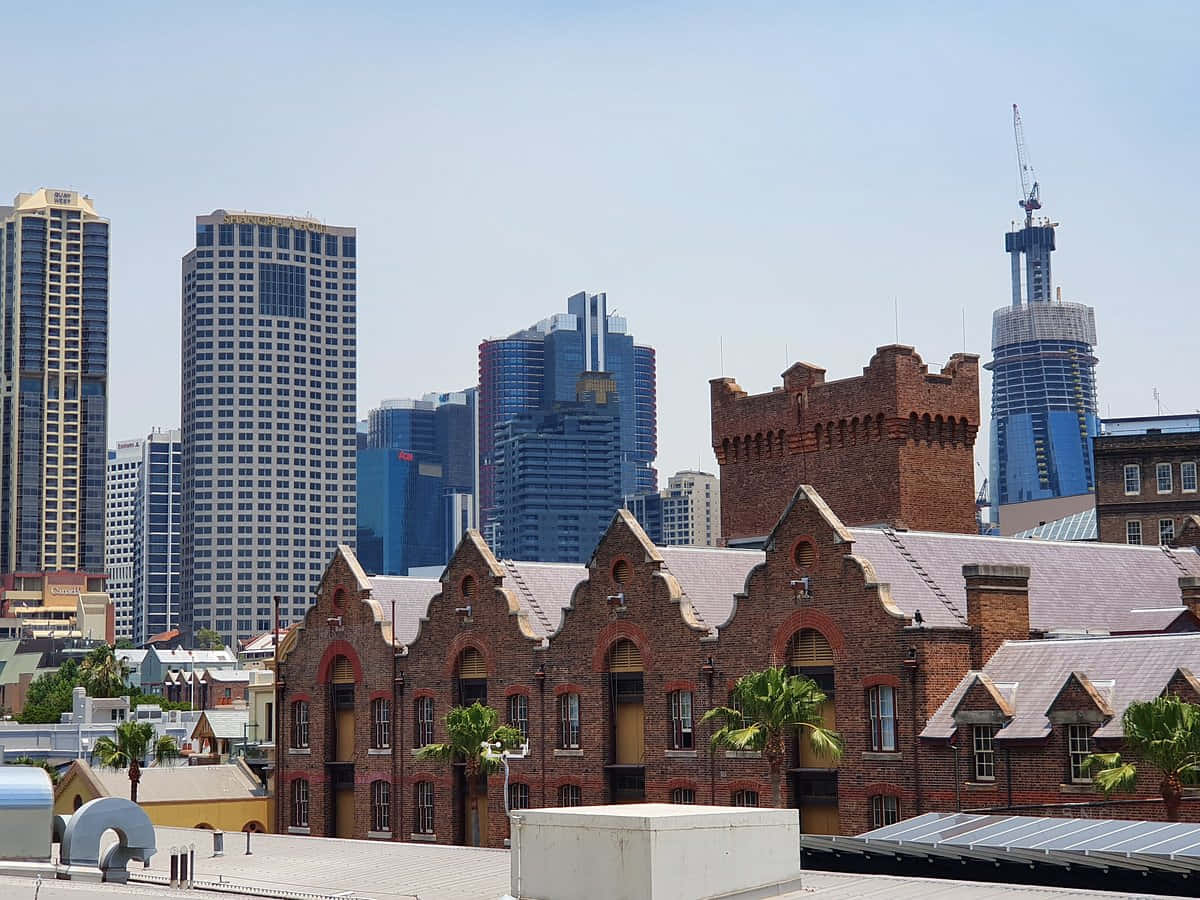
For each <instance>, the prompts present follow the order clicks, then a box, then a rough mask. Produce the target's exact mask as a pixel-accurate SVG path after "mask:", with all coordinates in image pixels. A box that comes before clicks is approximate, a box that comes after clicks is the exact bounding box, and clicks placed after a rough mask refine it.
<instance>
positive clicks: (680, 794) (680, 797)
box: [671, 788, 696, 805]
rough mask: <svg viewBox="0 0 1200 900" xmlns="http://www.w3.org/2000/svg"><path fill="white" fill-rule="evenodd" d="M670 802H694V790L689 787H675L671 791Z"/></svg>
mask: <svg viewBox="0 0 1200 900" xmlns="http://www.w3.org/2000/svg"><path fill="white" fill-rule="evenodd" d="M671 802H672V803H684V804H689V805H692V804H695V802H696V792H695V791H694V790H692V789H691V788H675V790H673V791H671Z"/></svg>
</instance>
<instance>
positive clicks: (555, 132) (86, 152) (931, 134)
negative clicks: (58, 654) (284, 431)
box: [0, 2, 1200, 474]
mask: <svg viewBox="0 0 1200 900" xmlns="http://www.w3.org/2000/svg"><path fill="white" fill-rule="evenodd" d="M245 6H246V7H248V8H243V4H226V3H221V2H210V3H204V4H195V3H193V4H173V3H161V2H154V3H103V2H101V3H92V4H86V5H85V4H83V3H70V4H63V3H53V2H45V3H36V4H35V3H22V4H20V5H19V8H14V7H15V4H6V8H5V11H4V16H3V28H4V33H5V41H4V51H3V56H4V70H5V73H6V76H7V77H6V88H5V91H4V94H3V100H0V108H2V109H3V113H4V115H3V120H4V123H5V130H6V132H7V133H6V135H5V140H4V142H3V144H2V145H0V173H3V180H4V184H5V185H7V187H6V188H5V187H4V186H3V185H0V192H2V193H0V196H4V195H7V196H11V195H13V194H16V193H17V192H18V191H25V190H33V189H35V188H37V187H40V186H63V187H73V188H77V189H79V190H83V191H85V192H87V193H89V194H90V195H91V196H92V197H93V198H94V200H95V202H96V204H97V207H98V209H99V210H100V211H101V212H102V213H103V214H104V215H106V216H108V217H110V218H111V220H112V223H113V231H112V234H113V251H112V285H111V287H112V319H111V328H112V340H111V372H112V376H111V401H110V406H111V423H110V432H109V439H110V442H111V441H115V440H117V439H123V438H127V437H135V436H138V435H143V434H145V433H146V431H147V430H148V429H149V428H150V427H151V426H154V425H175V424H178V422H179V321H180V311H179V278H180V276H179V260H180V257H181V256H182V255H183V253H185V252H186V251H187V250H188V249H189V247H190V246H191V242H192V238H193V227H194V222H193V217H194V216H195V215H197V214H200V213H208V212H210V211H212V210H213V209H217V208H228V209H249V210H255V211H262V212H274V213H283V214H312V215H315V216H318V217H321V218H324V219H325V220H326V221H328V222H331V223H336V224H352V225H356V226H358V229H359V293H358V300H359V316H358V321H359V411H360V413H361V414H363V415H365V413H366V411H367V410H368V409H369V408H370V407H371V406H373V405H375V404H377V402H378V401H380V400H382V399H383V398H385V397H395V396H414V395H419V394H421V393H423V392H425V391H430V390H449V389H456V388H461V387H463V386H466V385H469V384H472V383H474V381H475V379H476V364H477V350H476V348H477V344H478V342H479V340H480V339H481V338H483V337H487V336H495V335H501V334H507V333H508V332H511V331H513V330H515V329H517V328H519V327H522V326H524V325H527V324H529V323H531V322H533V321H535V320H537V319H539V318H541V317H542V316H544V315H546V314H548V313H549V312H551V311H556V310H560V309H565V298H566V297H567V295H569V294H571V293H573V292H575V291H579V290H591V291H601V290H603V291H607V292H608V297H609V305H610V308H612V307H614V306H615V307H616V309H618V310H619V311H620V312H621V313H623V314H625V315H626V316H627V317H628V319H629V323H630V327H631V330H632V331H633V333H634V335H635V337H636V338H637V339H638V340H639V341H641V342H646V343H650V344H653V345H654V346H655V347H657V349H658V372H659V447H660V455H659V468H660V470H661V471H662V472H663V473H664V474H665V473H670V472H672V471H674V470H676V469H678V468H682V467H685V466H687V467H690V466H694V465H696V463H697V462H700V463H701V464H702V465H704V466H705V467H711V466H712V465H713V461H712V456H711V452H710V450H709V418H708V384H707V382H708V379H709V378H711V377H714V376H717V375H720V374H722V372H721V359H720V353H719V346H720V338H721V337H722V336H723V337H724V344H725V353H724V357H725V362H724V372H725V374H728V375H733V376H736V377H737V378H738V380H739V382H740V383H741V385H742V386H743V387H744V388H746V389H747V390H749V391H751V392H758V391H765V390H769V389H770V388H771V387H772V386H773V385H774V384H776V383H778V376H779V373H780V372H781V371H782V370H783V369H784V367H785V365H786V363H787V361H788V360H789V359H790V360H792V361H795V360H796V359H801V358H803V359H807V360H810V361H812V362H816V363H818V364H820V365H823V366H825V367H826V368H827V369H828V371H829V377H830V378H834V377H844V376H848V375H853V374H856V373H857V372H858V371H859V369H860V368H861V367H862V366H863V365H865V364H866V362H867V360H868V358H869V357H870V355H871V352H872V350H873V348H874V347H875V346H876V345H878V344H883V343H889V342H891V341H892V340H893V339H894V337H895V333H894V331H895V329H894V322H893V315H892V309H893V298H899V302H900V306H901V324H900V339H901V340H902V341H903V342H905V343H912V344H915V345H916V347H917V349H918V351H919V352H920V353H921V354H922V356H923V357H924V359H925V360H926V362H928V363H930V365H931V367H934V368H936V367H939V366H940V365H941V364H942V363H944V361H945V359H946V357H947V356H948V355H949V354H950V353H952V352H955V351H957V350H960V349H962V346H963V328H962V320H963V313H964V310H965V314H966V347H967V349H968V350H970V351H972V352H976V353H980V354H983V355H984V356H985V358H986V356H987V354H988V352H989V338H990V323H991V312H992V310H993V309H994V308H996V307H997V306H1000V305H1003V304H1005V303H1007V302H1008V301H1009V285H1008V262H1007V257H1006V255H1005V254H1004V252H1003V246H1004V245H1003V234H1004V232H1005V231H1006V230H1007V228H1008V226H1009V223H1010V222H1011V220H1012V219H1013V218H1015V217H1016V216H1017V215H1018V214H1019V213H1020V210H1019V209H1018V208H1017V205H1016V201H1017V186H1016V166H1015V162H1014V150H1013V139H1012V132H1011V118H1010V117H1011V105H1012V104H1013V103H1014V102H1016V103H1019V104H1020V105H1021V109H1022V113H1023V116H1024V119H1025V128H1026V135H1027V138H1028V143H1029V147H1030V150H1031V152H1032V158H1033V162H1034V165H1035V167H1036V169H1037V174H1038V176H1039V178H1040V180H1041V183H1042V196H1043V199H1044V202H1045V212H1046V213H1048V214H1049V215H1051V216H1052V217H1053V218H1054V219H1055V220H1056V221H1059V222H1061V223H1062V227H1061V229H1060V230H1059V241H1058V246H1059V249H1058V252H1057V253H1056V254H1055V258H1054V262H1055V270H1054V280H1055V283H1056V284H1060V285H1062V287H1063V296H1064V298H1066V299H1070V300H1081V301H1084V302H1087V303H1090V304H1092V305H1094V306H1095V308H1096V318H1097V327H1098V330H1099V345H1098V348H1097V350H1098V355H1099V356H1100V358H1101V364H1100V368H1099V376H1098V377H1099V390H1100V400H1101V410H1102V413H1103V414H1108V413H1109V412H1110V411H1111V413H1112V414H1113V415H1135V414H1146V413H1151V412H1153V411H1154V404H1153V400H1152V398H1151V391H1152V389H1153V388H1154V387H1156V386H1157V387H1158V389H1159V391H1160V392H1161V394H1162V399H1163V404H1164V408H1165V409H1170V410H1172V411H1183V410H1189V409H1194V408H1196V407H1197V406H1200V399H1198V398H1197V396H1196V389H1195V383H1196V376H1195V362H1196V354H1195V352H1194V350H1195V345H1196V344H1195V332H1196V325H1197V321H1198V319H1200V316H1198V313H1197V307H1196V301H1195V291H1194V288H1193V283H1194V272H1195V249H1194V246H1195V243H1196V226H1195V222H1196V209H1197V205H1198V203H1197V201H1198V200H1200V196H1198V194H1200V188H1198V186H1197V185H1198V179H1197V178H1196V176H1195V167H1196V160H1197V100H1196V96H1197V95H1196V90H1197V83H1198V81H1200V79H1198V77H1197V75H1198V72H1197V68H1198V63H1197V59H1198V58H1200V56H1198V54H1197V52H1196V48H1197V47H1198V46H1200V14H1198V13H1197V12H1196V11H1195V10H1196V9H1197V8H1198V7H1196V6H1194V5H1193V4H1188V3H1179V4H1174V5H1162V4H1148V5H1138V6H1136V7H1135V6H1132V5H1130V4H1128V3H1124V4H1107V3H1095V2H1089V3H1078V4H1044V3H1038V4H1029V5H1021V4H1012V3H1004V4H1001V3H991V4H986V10H980V11H978V12H973V11H970V10H968V9H966V8H965V7H966V6H967V5H966V4H962V3H947V4H941V5H924V4H913V3H906V4H903V7H902V9H897V8H896V7H899V6H900V5H899V4H896V5H891V4H870V3H840V4H819V5H808V4H799V3H792V4H782V5H772V4H755V3H745V2H741V3H737V4H728V5H726V6H721V5H701V4H688V5H683V4H673V3H657V4H643V5H637V6H634V5H627V4H621V3H614V2H606V3H597V4H583V3H545V4H532V3H531V4H524V5H505V4H500V3H482V4H454V5H450V4H436V5H432V4H431V5H430V6H429V7H427V8H419V7H416V6H410V5H407V4H402V3H382V2H381V3H353V2H345V3H329V2H325V3H320V4H315V3H312V4H310V3H300V2H293V3H286V4H285V3H272V2H260V3H254V4H252V5H251V4H246V5H245ZM7 196H4V200H5V202H7ZM989 391H990V383H988V382H987V380H986V379H985V382H984V414H985V417H986V411H987V395H988V393H989ZM981 437H982V435H981ZM981 449H982V447H981ZM979 457H980V459H981V461H985V462H986V458H985V451H984V452H981V453H980V454H979Z"/></svg>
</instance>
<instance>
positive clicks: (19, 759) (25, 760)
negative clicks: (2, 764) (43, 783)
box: [6, 756, 59, 784]
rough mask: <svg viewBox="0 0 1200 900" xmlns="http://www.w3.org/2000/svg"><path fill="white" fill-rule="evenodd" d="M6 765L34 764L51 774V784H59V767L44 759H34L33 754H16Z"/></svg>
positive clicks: (35, 766)
mask: <svg viewBox="0 0 1200 900" xmlns="http://www.w3.org/2000/svg"><path fill="white" fill-rule="evenodd" d="M6 765H10V766H33V767H34V768H36V769H42V770H44V771H45V773H46V774H47V775H49V776H50V783H51V784H58V777H59V776H58V769H56V768H55V767H54V766H52V765H50V763H48V762H46V760H44V759H34V758H33V757H32V756H16V757H13V758H12V759H10V760H9V761H8V762H7V763H6Z"/></svg>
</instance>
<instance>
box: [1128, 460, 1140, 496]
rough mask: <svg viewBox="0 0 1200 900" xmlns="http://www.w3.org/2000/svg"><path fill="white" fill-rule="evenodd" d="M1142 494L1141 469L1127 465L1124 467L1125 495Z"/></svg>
mask: <svg viewBox="0 0 1200 900" xmlns="http://www.w3.org/2000/svg"><path fill="white" fill-rule="evenodd" d="M1141 492H1142V467H1141V466H1137V465H1128V466H1126V467H1125V494H1126V496H1132V495H1134V494H1140V493H1141Z"/></svg>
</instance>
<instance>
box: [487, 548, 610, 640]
mask: <svg viewBox="0 0 1200 900" xmlns="http://www.w3.org/2000/svg"><path fill="white" fill-rule="evenodd" d="M500 565H502V566H503V567H504V586H505V587H506V588H508V589H509V590H511V591H513V592H514V593H515V594H516V596H517V601H518V602H519V603H520V604H521V611H522V612H524V613H525V619H526V621H527V622H528V623H529V627H530V628H532V629H533V632H534V634H536V635H537V636H538V637H540V638H546V637H549V636H550V635H552V634H553V633H554V632H556V631H558V628H559V626H560V625H561V624H562V611H563V610H564V609H565V608H566V607H567V606H568V604H570V602H571V595H572V594H573V593H574V592H575V587H576V585H578V584H579V583H580V582H581V581H586V580H587V577H588V570H587V566H582V565H578V564H576V563H541V562H516V561H514V560H511V559H505V560H502V561H501V563H500Z"/></svg>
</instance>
